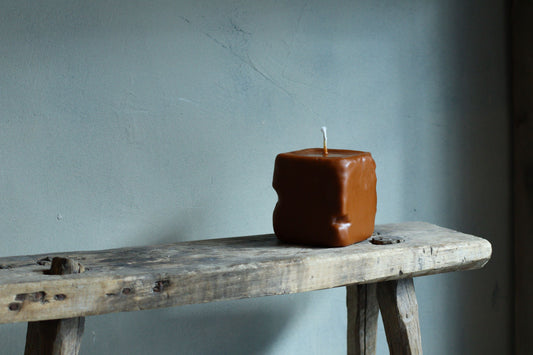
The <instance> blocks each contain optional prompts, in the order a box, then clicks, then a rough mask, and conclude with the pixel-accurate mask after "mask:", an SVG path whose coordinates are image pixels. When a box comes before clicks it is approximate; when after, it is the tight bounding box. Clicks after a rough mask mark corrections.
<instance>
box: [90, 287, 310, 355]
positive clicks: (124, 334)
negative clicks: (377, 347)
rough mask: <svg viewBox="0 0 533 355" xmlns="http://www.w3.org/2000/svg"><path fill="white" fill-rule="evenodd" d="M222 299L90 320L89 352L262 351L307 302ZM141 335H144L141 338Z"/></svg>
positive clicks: (212, 352) (183, 352)
mask: <svg viewBox="0 0 533 355" xmlns="http://www.w3.org/2000/svg"><path fill="white" fill-rule="evenodd" d="M272 300H273V297H266V298H258V299H246V300H237V301H222V302H215V303H208V304H202V305H188V306H182V307H175V308H165V309H157V310H152V311H149V312H132V313H119V314H111V315H103V316H100V317H99V322H98V323H97V327H96V322H95V324H94V327H93V324H92V321H91V320H92V318H88V319H87V324H86V330H85V336H84V338H83V343H82V346H81V348H82V349H83V350H84V351H86V352H87V353H107V351H106V349H121V351H122V353H124V354H133V353H136V354H137V353H142V354H149V353H151V351H152V350H154V349H157V351H158V352H159V353H166V354H177V353H179V354H193V353H194V354H259V353H265V351H267V350H268V348H269V347H270V346H271V345H272V344H273V343H275V341H276V339H277V338H278V337H279V335H280V334H281V333H283V332H284V330H285V329H286V326H287V325H288V324H289V323H290V321H291V317H293V316H294V315H295V314H296V313H298V312H301V311H303V309H304V308H305V307H306V306H307V303H306V302H301V301H302V299H301V298H298V302H296V301H295V298H294V296H292V298H291V296H278V297H275V301H272ZM138 339H142V341H139V340H138Z"/></svg>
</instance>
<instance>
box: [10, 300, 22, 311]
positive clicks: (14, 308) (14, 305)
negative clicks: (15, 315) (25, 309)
mask: <svg viewBox="0 0 533 355" xmlns="http://www.w3.org/2000/svg"><path fill="white" fill-rule="evenodd" d="M8 308H9V310H10V311H18V310H20V308H21V304H20V303H17V302H13V303H10V304H9V306H8Z"/></svg>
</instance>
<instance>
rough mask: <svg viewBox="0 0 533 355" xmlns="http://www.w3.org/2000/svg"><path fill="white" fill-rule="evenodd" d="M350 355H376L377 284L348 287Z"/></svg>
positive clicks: (348, 344)
mask: <svg viewBox="0 0 533 355" xmlns="http://www.w3.org/2000/svg"><path fill="white" fill-rule="evenodd" d="M346 307H347V308H348V317H347V319H348V327H347V330H348V337H347V339H348V343H347V347H348V355H374V354H375V353H376V333H377V328H378V315H379V308H378V301H377V296H376V284H375V283H373V284H363V285H357V284H356V285H348V286H346Z"/></svg>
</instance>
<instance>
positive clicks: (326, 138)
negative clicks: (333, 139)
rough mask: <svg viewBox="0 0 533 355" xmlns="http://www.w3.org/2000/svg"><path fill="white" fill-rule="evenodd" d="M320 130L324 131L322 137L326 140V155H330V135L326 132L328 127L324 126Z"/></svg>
mask: <svg viewBox="0 0 533 355" xmlns="http://www.w3.org/2000/svg"><path fill="white" fill-rule="evenodd" d="M320 130H321V131H322V137H323V139H324V155H328V134H327V131H326V127H325V126H324V127H322V128H320Z"/></svg>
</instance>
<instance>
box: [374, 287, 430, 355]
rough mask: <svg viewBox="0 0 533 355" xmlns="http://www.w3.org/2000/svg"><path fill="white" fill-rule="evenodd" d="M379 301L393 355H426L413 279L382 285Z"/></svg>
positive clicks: (378, 293) (378, 292) (379, 288)
mask: <svg viewBox="0 0 533 355" xmlns="http://www.w3.org/2000/svg"><path fill="white" fill-rule="evenodd" d="M377 297H378V302H379V308H380V310H381V314H382V317H383V325H384V327H385V333H386V334H387V343H388V344H389V351H390V353H391V354H392V355H395V354H422V341H421V336H420V323H419V320H418V303H417V301H416V296H415V287H414V283H413V279H411V278H409V279H401V280H393V281H386V282H380V283H378V286H377Z"/></svg>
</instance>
